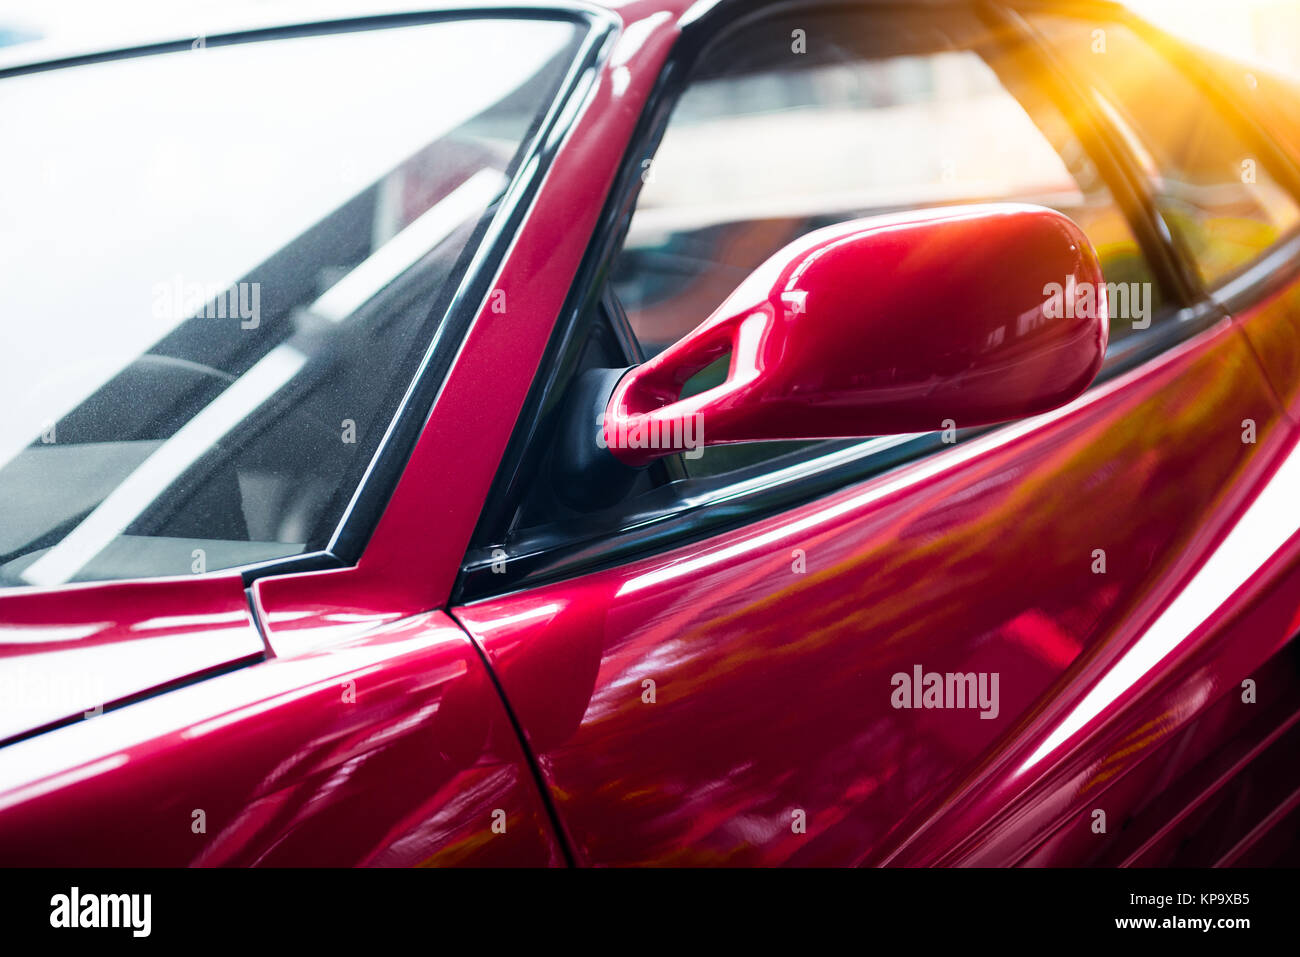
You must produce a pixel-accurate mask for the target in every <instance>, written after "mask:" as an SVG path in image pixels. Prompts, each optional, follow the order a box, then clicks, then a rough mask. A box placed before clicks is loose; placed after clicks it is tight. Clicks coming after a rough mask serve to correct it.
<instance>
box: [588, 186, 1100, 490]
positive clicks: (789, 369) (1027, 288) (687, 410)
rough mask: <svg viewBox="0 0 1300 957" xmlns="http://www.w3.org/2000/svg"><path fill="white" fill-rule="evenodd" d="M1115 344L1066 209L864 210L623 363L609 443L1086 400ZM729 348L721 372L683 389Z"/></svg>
mask: <svg viewBox="0 0 1300 957" xmlns="http://www.w3.org/2000/svg"><path fill="white" fill-rule="evenodd" d="M1106 341H1107V305H1106V286H1105V281H1104V280H1103V278H1102V275H1101V267H1100V265H1099V263H1098V260H1097V255H1096V253H1095V252H1094V250H1093V248H1092V245H1091V244H1090V243H1089V241H1088V239H1087V237H1086V236H1084V234H1083V232H1082V230H1080V229H1079V227H1078V226H1076V225H1075V224H1074V223H1073V222H1072V221H1071V220H1070V219H1069V218H1067V217H1066V216H1063V215H1061V214H1060V213H1058V212H1055V211H1053V210H1050V209H1046V208H1043V207H1038V206H1027V205H1017V204H992V205H983V206H958V207H948V208H940V209H930V210H924V211H920V212H909V213H903V214H896V215H889V216H878V217H871V218H869V219H859V220H853V221H851V222H846V223H840V224H838V225H835V226H829V227H827V228H825V229H819V230H816V231H815V232H812V233H809V234H808V235H807V236H804V237H802V238H800V239H799V240H797V241H796V242H794V243H792V244H790V245H789V246H787V247H785V248H784V249H782V250H781V251H780V252H778V253H776V254H775V255H774V256H772V257H771V258H770V259H769V260H768V261H767V262H766V263H764V264H763V265H762V266H760V267H759V269H758V270H756V271H755V272H754V273H753V274H751V275H750V276H749V278H748V279H746V280H745V282H743V283H742V284H741V285H740V287H739V288H738V289H736V291H735V292H734V293H732V294H731V295H730V296H729V297H728V298H727V299H726V301H725V302H723V304H722V305H721V306H720V307H718V309H717V311H716V312H714V314H713V315H712V316H710V317H709V318H708V319H707V320H705V321H704V322H703V323H701V324H700V325H699V326H698V327H696V329H695V330H694V331H692V332H691V333H689V334H688V335H687V336H685V337H684V338H683V339H681V340H679V341H678V342H676V343H675V344H673V345H672V346H670V347H669V348H667V349H665V350H664V351H663V352H661V353H660V354H659V355H657V356H655V357H654V358H652V359H651V360H649V361H648V362H646V363H645V364H643V365H641V366H637V367H634V368H633V369H631V370H629V371H628V372H627V373H626V374H625V375H623V377H622V378H621V379H620V380H619V381H618V383H617V385H616V386H615V387H614V390H613V394H612V395H611V396H610V398H609V401H608V404H607V405H606V407H605V412H604V418H603V435H602V436H601V438H603V440H604V442H603V444H604V445H605V446H606V447H607V448H608V449H609V450H610V451H611V452H613V454H614V456H615V457H616V458H617V459H618V460H619V461H621V462H622V463H623V464H625V465H631V466H642V465H645V464H647V463H649V462H651V461H653V460H654V459H655V458H658V457H659V456H662V455H668V454H671V453H673V452H678V451H683V450H686V449H693V448H697V447H699V445H700V444H703V445H716V444H722V443H728V442H756V441H767V440H781V439H830V438H849V437H855V436H872V435H886V434H894V433H909V432H930V431H935V430H938V429H941V428H943V427H944V426H943V423H944V420H947V419H951V420H952V421H953V422H954V423H956V426H957V427H958V428H965V427H967V426H975V425H987V424H990V423H995V422H1001V421H1005V420H1009V419H1016V418H1020V417H1023V416H1028V415H1033V414H1035V413H1039V412H1045V411H1047V410H1049V409H1052V408H1055V407H1057V406H1060V405H1062V404H1064V403H1066V402H1069V401H1070V400H1071V399H1073V398H1075V397H1076V396H1078V395H1079V394H1080V393H1082V392H1083V391H1084V390H1085V389H1086V388H1087V387H1088V385H1089V384H1090V383H1091V382H1092V380H1093V377H1094V376H1096V374H1097V371H1098V370H1099V369H1100V368H1101V363H1102V357H1103V355H1104V354H1105V351H1106ZM727 353H730V354H731V360H730V368H729V371H728V373H727V377H726V380H725V381H724V382H723V383H722V384H721V385H718V386H716V387H714V388H711V389H708V390H707V391H705V392H701V393H699V394H698V395H694V396H690V397H689V398H685V399H683V398H681V393H682V387H683V386H684V385H685V384H686V382H687V381H688V380H689V379H690V378H691V377H692V376H694V375H695V374H696V373H697V372H699V371H700V370H701V369H703V368H704V367H705V366H707V365H709V364H710V363H711V362H714V361H715V360H717V359H719V358H721V357H722V356H724V355H726V354H727Z"/></svg>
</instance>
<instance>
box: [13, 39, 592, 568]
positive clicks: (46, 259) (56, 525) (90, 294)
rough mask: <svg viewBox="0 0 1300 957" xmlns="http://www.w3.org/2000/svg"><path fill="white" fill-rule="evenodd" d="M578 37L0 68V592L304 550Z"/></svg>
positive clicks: (241, 46) (391, 399)
mask: <svg viewBox="0 0 1300 957" xmlns="http://www.w3.org/2000/svg"><path fill="white" fill-rule="evenodd" d="M577 33H578V29H577V27H575V26H574V25H573V24H571V23H567V22H559V21H548V20H544V19H536V20H502V19H486V18H485V19H471V20H452V21H442V22H437V23H432V24H425V25H416V26H399V27H390V28H384V29H370V30H362V31H356V32H348V33H333V34H327V35H317V36H302V37H294V38H285V39H267V40H259V41H257V42H244V43H238V44H233V45H225V46H218V45H215V44H212V45H207V44H205V43H204V42H203V41H202V40H199V41H196V43H195V44H194V47H193V49H191V50H188V51H184V52H172V53H163V54H154V55H148V56H138V57H129V58H122V59H114V60H108V61H102V62H95V63H90V64H86V65H79V66H72V67H64V68H58V69H53V70H47V71H42V72H36V73H29V74H22V75H14V76H10V77H7V78H4V79H0V128H3V129H4V130H6V133H7V136H6V147H5V149H4V150H3V152H2V153H0V182H3V183H4V184H5V186H4V198H3V200H0V207H2V208H3V211H4V215H3V218H0V263H3V264H4V265H3V271H2V273H0V328H2V329H3V345H2V346H0V407H2V408H4V410H5V414H4V415H3V416H0V585H45V586H48V585H57V584H60V583H62V582H67V581H83V580H92V579H104V578H124V577H137V576H146V575H149V576H152V575H181V574H190V573H195V572H202V571H208V570H212V569H216V568H225V567H231V566H236V565H242V564H248V563H252V562H258V561H263V560H266V559H270V558H278V557H285V556H291V555H295V554H299V553H302V552H305V551H312V550H316V549H319V548H321V547H324V545H325V544H326V543H327V542H328V541H329V539H330V536H331V535H332V533H333V531H334V529H335V528H336V527H337V524H338V522H339V519H340V517H341V515H342V514H343V511H344V510H345V508H346V506H347V504H348V502H349V501H350V499H351V498H352V495H353V493H354V492H355V490H356V488H357V486H358V484H359V482H360V480H361V476H362V474H363V473H364V471H365V469H366V466H367V465H368V464H369V462H370V460H371V458H372V457H373V454H374V452H375V449H376V448H377V447H378V445H379V442H380V439H381V438H382V436H383V434H384V432H385V430H386V428H387V427H388V425H389V423H390V421H391V419H392V417H393V415H394V413H395V411H396V409H397V408H398V406H399V405H400V403H401V400H402V396H403V394H404V393H405V391H406V388H407V387H408V386H409V384H410V381H411V379H412V377H413V376H414V374H415V372H416V370H417V368H418V366H419V365H420V363H421V361H422V360H423V358H424V356H425V353H426V351H427V350H428V348H429V346H430V343H431V341H432V340H433V336H434V334H435V332H436V331H437V327H438V325H439V323H440V322H441V321H442V318H443V315H444V313H445V312H446V308H447V305H448V303H449V302H450V300H451V296H452V293H453V292H454V290H455V288H456V287H457V286H458V285H459V284H460V282H461V280H462V279H464V278H465V273H466V271H467V269H468V266H469V263H470V261H471V259H472V256H473V253H474V251H475V248H476V246H477V244H478V243H479V242H480V241H481V237H482V235H483V233H484V232H485V229H486V224H487V221H488V220H489V219H490V217H491V215H492V214H493V213H494V212H495V210H496V207H497V204H498V203H499V200H500V199H501V197H502V194H503V192H504V190H505V187H506V185H507V183H508V181H509V178H510V176H511V175H512V174H513V171H514V168H515V165H516V163H517V162H518V161H519V158H520V155H521V152H522V149H523V146H524V144H525V143H527V142H528V140H529V138H530V137H531V135H532V133H533V132H534V131H535V129H536V126H537V124H538V122H539V120H540V118H541V116H542V115H543V114H544V113H545V111H546V108H547V107H548V106H549V105H550V103H551V101H552V99H553V98H554V96H555V95H556V93H557V91H558V88H559V84H560V82H561V80H562V77H563V75H564V72H565V71H566V70H567V68H568V66H569V62H570V60H571V58H572V55H573V51H574V48H575V45H576V43H577V40H578V37H577Z"/></svg>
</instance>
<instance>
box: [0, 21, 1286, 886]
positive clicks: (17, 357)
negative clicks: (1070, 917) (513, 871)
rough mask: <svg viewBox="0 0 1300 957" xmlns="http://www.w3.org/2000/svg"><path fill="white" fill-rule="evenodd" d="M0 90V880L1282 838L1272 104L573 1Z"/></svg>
mask: <svg viewBox="0 0 1300 957" xmlns="http://www.w3.org/2000/svg"><path fill="white" fill-rule="evenodd" d="M259 9H262V8H259ZM270 15H271V14H268V13H267V12H266V11H265V10H262V13H261V16H263V17H267V16H270ZM281 15H282V14H281ZM0 89H2V90H3V93H4V95H3V98H0V117H3V118H4V120H5V122H4V127H5V129H6V130H8V131H9V133H10V142H9V144H8V148H7V149H6V150H5V151H4V154H5V155H4V157H3V159H0V165H3V166H4V167H5V168H6V169H7V170H8V175H7V176H6V177H5V181H6V182H7V183H8V184H9V188H8V189H7V190H6V193H7V197H6V216H5V219H4V228H3V230H2V231H0V252H2V253H3V256H2V257H0V258H2V259H3V261H4V262H5V264H6V269H5V279H4V280H3V281H2V282H3V285H2V286H0V302H2V303H3V305H4V310H3V314H4V324H5V348H4V350H3V358H0V366H2V370H0V395H2V396H3V399H4V401H3V407H4V408H5V410H6V412H5V415H4V416H3V425H0V443H3V445H0V514H2V515H3V520H2V521H0V586H3V588H0V660H2V663H0V683H2V684H3V688H0V741H2V742H3V745H4V746H3V747H2V748H0V864H6V865H53V864H59V865H107V864H118V865H123V864H124V865H286V864H292V865H451V864H476V865H504V864H509V865H565V864H568V865H772V864H786V865H857V864H887V865H930V864H937V865H966V864H982V865H1013V864H1015V865H1060V864H1070V865H1169V864H1196V865H1201V864H1223V865H1250V864H1266V863H1278V862H1290V863H1296V862H1297V861H1300V833H1298V831H1300V767H1298V766H1297V764H1296V762H1295V760H1294V756H1295V754H1296V753H1297V747H1300V667H1298V665H1300V660H1298V659H1297V645H1296V643H1295V642H1294V641H1293V640H1292V639H1293V638H1295V636H1296V635H1297V633H1298V632H1300V496H1298V495H1297V494H1296V490H1297V488H1298V487H1300V486H1298V485H1297V482H1298V480H1300V451H1298V450H1297V445H1296V442H1297V416H1298V415H1300V199H1298V198H1300V92H1297V90H1296V89H1295V88H1294V87H1292V86H1288V85H1287V84H1286V83H1285V82H1283V81H1280V80H1277V79H1275V78H1273V77H1271V76H1268V75H1266V74H1264V73H1262V72H1260V71H1255V70H1247V69H1246V68H1244V67H1239V66H1236V65H1234V64H1232V63H1229V62H1226V61H1222V60H1218V59H1216V58H1213V57H1211V56H1209V55H1206V54H1201V53H1199V52H1194V51H1191V50H1189V49H1187V48H1185V47H1183V46H1181V45H1180V44H1178V43H1176V42H1174V41H1173V40H1171V39H1170V38H1168V37H1167V36H1164V35H1163V34H1161V33H1159V32H1157V31H1154V30H1153V29H1151V28H1149V27H1148V26H1146V25H1145V24H1143V23H1141V22H1139V21H1137V20H1135V19H1133V18H1132V17H1131V16H1130V15H1129V14H1127V13H1126V12H1125V11H1124V10H1123V9H1122V8H1119V7H1117V6H1112V5H1110V4H1106V3H1093V2H1082V3H1073V2H1071V3H1056V4H1044V3H1035V2H1021V0H1008V2H989V3H960V2H953V3H926V4H894V3H883V2H866V0H863V2H849V3H843V2H840V3H817V4H812V3H802V2H795V3H788V2H781V3H757V2H745V3H740V2H728V0H718V2H709V0H705V2H693V0H656V2H648V0H630V2H626V3H617V2H612V0H611V2H610V3H609V4H608V6H607V7H604V8H598V7H594V6H591V5H589V4H585V3H581V4H579V3H566V2H546V3H541V4H523V3H508V4H501V5H497V4H494V3H488V4H481V5H480V4H475V5H473V6H470V7H464V6H457V5H452V6H448V7H446V8H439V9H432V10H430V9H425V8H424V7H421V8H418V9H412V10H409V11H406V12H400V13H393V14H385V15H382V16H381V15H366V16H361V17H353V18H350V19H336V20H326V21H320V22H302V23H292V24H286V23H283V22H263V23H255V24H249V23H245V22H241V23H239V24H232V25H230V26H226V27H223V26H216V27H214V28H213V29H212V30H210V31H209V32H206V33H205V34H204V35H202V36H196V35H189V36H180V35H176V34H173V35H168V36H159V37H158V38H156V39H151V40H149V41H148V42H139V43H137V44H136V45H134V46H129V47H123V48H112V49H107V48H105V49H100V48H96V49H75V48H66V49H59V50H55V49H50V48H49V47H48V46H47V45H44V44H42V43H40V42H34V43H25V44H17V45H14V46H11V47H9V48H6V49H3V50H0ZM74 111H75V112H74Z"/></svg>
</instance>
